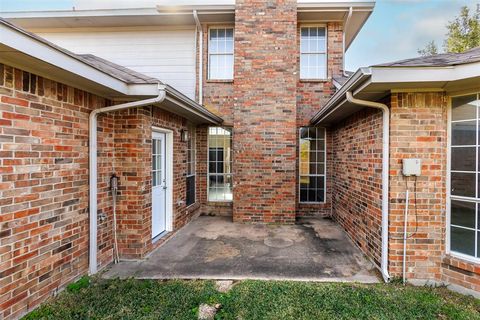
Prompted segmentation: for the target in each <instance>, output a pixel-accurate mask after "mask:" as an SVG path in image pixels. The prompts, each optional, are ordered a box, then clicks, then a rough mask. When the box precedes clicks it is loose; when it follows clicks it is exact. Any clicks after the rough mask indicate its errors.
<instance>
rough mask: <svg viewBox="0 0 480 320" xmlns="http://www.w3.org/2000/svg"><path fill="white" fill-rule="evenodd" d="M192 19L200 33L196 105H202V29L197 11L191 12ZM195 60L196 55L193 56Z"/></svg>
mask: <svg viewBox="0 0 480 320" xmlns="http://www.w3.org/2000/svg"><path fill="white" fill-rule="evenodd" d="M193 18H194V19H195V23H196V25H197V27H196V28H197V29H198V30H199V31H200V35H199V37H198V41H199V44H198V51H199V54H198V103H199V104H203V29H202V24H201V23H200V19H198V14H197V10H193ZM196 35H197V33H196V32H195V36H196ZM196 49H197V43H196V42H195V50H196ZM195 58H197V55H195ZM195 72H196V70H195Z"/></svg>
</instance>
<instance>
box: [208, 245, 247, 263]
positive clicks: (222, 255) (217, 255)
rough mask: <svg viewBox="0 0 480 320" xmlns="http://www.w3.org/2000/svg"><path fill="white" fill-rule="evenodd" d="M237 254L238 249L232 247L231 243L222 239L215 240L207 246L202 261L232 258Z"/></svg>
mask: <svg viewBox="0 0 480 320" xmlns="http://www.w3.org/2000/svg"><path fill="white" fill-rule="evenodd" d="M239 255H240V250H238V249H237V248H235V247H233V246H232V245H231V244H228V243H225V242H223V241H215V242H214V243H213V244H211V245H210V246H209V247H208V248H207V250H206V254H205V259H204V261H205V262H212V261H215V260H219V259H220V260H222V259H233V258H234V257H236V256H239Z"/></svg>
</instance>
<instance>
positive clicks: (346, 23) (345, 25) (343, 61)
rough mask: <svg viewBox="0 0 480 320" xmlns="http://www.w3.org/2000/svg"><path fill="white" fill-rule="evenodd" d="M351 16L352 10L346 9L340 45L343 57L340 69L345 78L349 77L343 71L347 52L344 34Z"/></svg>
mask: <svg viewBox="0 0 480 320" xmlns="http://www.w3.org/2000/svg"><path fill="white" fill-rule="evenodd" d="M352 14H353V8H352V7H350V8H349V9H348V16H347V19H346V20H345V23H344V24H343V40H342V41H343V43H342V45H343V47H342V49H343V55H342V58H343V59H342V68H343V70H342V73H343V76H345V77H348V76H349V75H348V74H347V72H346V70H345V52H346V51H347V50H345V32H346V29H347V26H348V25H349V24H350V19H351V18H352Z"/></svg>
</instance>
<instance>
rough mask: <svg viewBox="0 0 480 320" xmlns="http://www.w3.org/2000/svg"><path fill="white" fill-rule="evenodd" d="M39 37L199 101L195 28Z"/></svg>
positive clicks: (62, 31)
mask: <svg viewBox="0 0 480 320" xmlns="http://www.w3.org/2000/svg"><path fill="white" fill-rule="evenodd" d="M37 33H38V34H39V35H40V36H41V37H44V38H46V39H47V40H49V41H51V42H53V43H55V44H57V45H59V46H61V47H63V48H66V49H68V50H70V51H72V52H74V53H79V54H86V53H90V54H93V55H96V56H99V57H101V58H103V59H106V60H109V61H111V62H114V63H117V64H119V65H121V66H124V67H127V68H130V69H132V70H135V71H137V72H140V73H143V74H145V75H148V76H151V77H154V78H157V79H160V80H161V81H163V82H165V83H167V84H169V85H171V86H172V87H174V88H175V89H177V90H179V91H180V92H182V93H183V94H185V95H187V96H188V97H190V98H192V99H193V98H194V97H195V43H194V42H195V30H194V29H193V28H188V29H187V28H180V29H179V28H172V27H162V28H161V29H160V28H104V29H100V28H99V29H68V30H67V29H57V30H52V31H48V32H47V31H42V30H39V31H37Z"/></svg>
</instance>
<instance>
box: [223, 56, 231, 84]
mask: <svg viewBox="0 0 480 320" xmlns="http://www.w3.org/2000/svg"><path fill="white" fill-rule="evenodd" d="M224 78H225V79H233V55H226V56H225V73H224Z"/></svg>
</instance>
